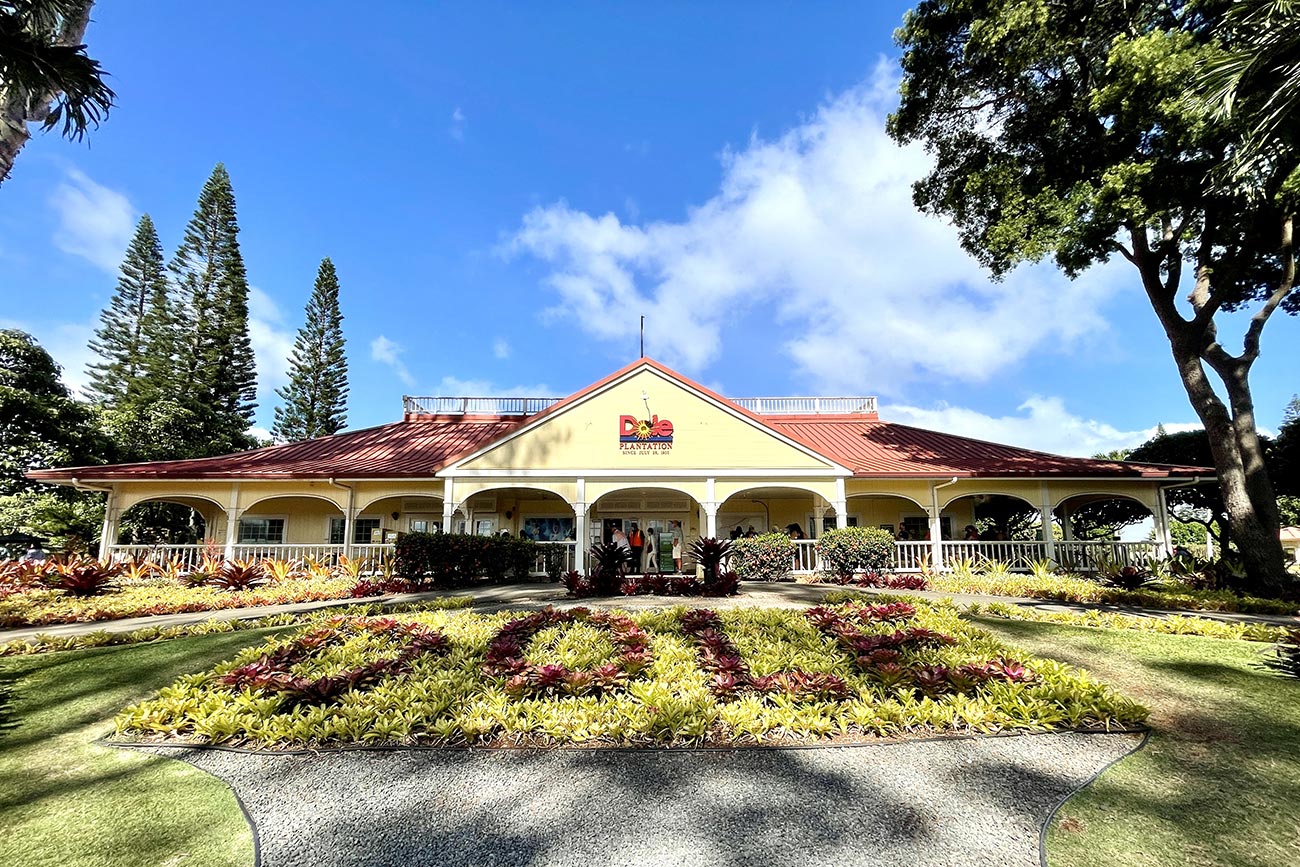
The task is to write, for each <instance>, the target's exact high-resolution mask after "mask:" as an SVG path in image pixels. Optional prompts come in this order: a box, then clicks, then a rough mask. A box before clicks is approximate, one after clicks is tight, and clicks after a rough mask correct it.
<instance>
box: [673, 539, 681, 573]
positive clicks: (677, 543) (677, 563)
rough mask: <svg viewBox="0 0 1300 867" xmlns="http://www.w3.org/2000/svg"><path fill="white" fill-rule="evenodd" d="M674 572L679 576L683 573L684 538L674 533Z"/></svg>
mask: <svg viewBox="0 0 1300 867" xmlns="http://www.w3.org/2000/svg"><path fill="white" fill-rule="evenodd" d="M673 571H675V572H676V573H677V574H678V575H680V574H681V572H682V537H681V535H680V534H679V533H673Z"/></svg>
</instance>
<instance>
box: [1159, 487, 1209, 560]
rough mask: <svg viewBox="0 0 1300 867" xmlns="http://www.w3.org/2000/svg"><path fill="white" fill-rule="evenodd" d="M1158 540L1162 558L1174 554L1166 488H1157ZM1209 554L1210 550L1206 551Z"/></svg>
mask: <svg viewBox="0 0 1300 867" xmlns="http://www.w3.org/2000/svg"><path fill="white" fill-rule="evenodd" d="M1156 538H1157V539H1158V540H1159V541H1160V556H1162V557H1169V556H1171V555H1172V554H1173V553H1174V539H1173V533H1172V532H1171V530H1170V527H1169V500H1168V498H1167V497H1166V496H1165V489H1164V488H1156ZM1206 553H1207V554H1208V553H1209V551H1208V549H1207V550H1206Z"/></svg>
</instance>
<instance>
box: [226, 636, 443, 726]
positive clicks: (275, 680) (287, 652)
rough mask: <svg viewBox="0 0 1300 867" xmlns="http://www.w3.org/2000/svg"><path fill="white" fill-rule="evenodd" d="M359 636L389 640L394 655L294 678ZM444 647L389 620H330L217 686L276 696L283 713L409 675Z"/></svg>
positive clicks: (438, 640) (434, 638)
mask: <svg viewBox="0 0 1300 867" xmlns="http://www.w3.org/2000/svg"><path fill="white" fill-rule="evenodd" d="M363 632H367V633H369V634H371V635H372V636H375V637H378V638H386V639H388V640H389V641H390V642H391V643H392V644H394V645H396V652H395V653H393V655H392V656H385V657H381V658H378V659H373V660H370V661H368V662H366V663H363V664H362V665H359V666H356V667H355V668H349V669H346V670H344V671H341V672H338V673H336V674H329V675H322V676H320V677H314V678H312V677H307V676H305V675H301V674H295V673H294V671H293V670H294V669H295V668H296V667H298V666H300V665H302V664H303V663H305V662H307V661H308V660H310V659H312V658H313V657H317V656H320V655H321V654H323V653H324V652H325V651H326V650H328V649H329V648H330V647H333V646H336V645H338V644H340V643H342V642H343V641H345V640H346V639H347V638H349V637H351V636H353V635H356V634H359V633H363ZM447 647H448V645H447V638H446V636H444V635H443V634H442V633H441V632H438V631H436V630H432V629H428V628H426V627H424V626H421V625H419V624H417V623H403V622H401V621H398V620H394V619H392V618H390V617H380V618H358V617H352V618H349V617H334V618H331V619H330V620H329V621H327V622H326V624H325V626H323V627H321V628H320V629H314V630H311V631H309V632H306V633H303V634H301V635H299V636H298V637H297V638H295V639H293V640H292V641H290V642H288V643H287V644H284V645H282V646H281V647H279V648H277V649H276V650H273V651H271V652H270V653H268V654H266V655H265V656H263V657H261V658H260V659H258V660H256V661H255V662H250V663H247V664H245V665H241V666H239V667H238V668H233V669H231V670H230V671H229V672H227V673H226V674H225V675H223V676H222V677H221V678H220V681H221V683H223V684H225V685H226V686H230V687H234V688H236V689H249V690H253V691H257V692H263V693H269V694H272V695H276V696H279V697H280V699H281V701H282V705H283V706H285V707H287V708H294V707H297V706H299V705H324V704H330V703H333V702H335V701H337V700H338V699H339V698H340V697H341V696H342V695H343V694H344V693H346V692H350V691H353V690H358V689H363V688H366V687H370V686H373V685H374V684H375V683H377V682H378V681H380V680H382V679H383V678H385V677H391V676H392V675H394V674H399V673H401V672H404V671H407V670H409V669H410V667H411V664H412V663H413V662H414V660H415V659H416V658H418V657H420V656H426V655H438V654H443V653H446V652H447Z"/></svg>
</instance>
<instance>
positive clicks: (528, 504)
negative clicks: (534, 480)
mask: <svg viewBox="0 0 1300 867" xmlns="http://www.w3.org/2000/svg"><path fill="white" fill-rule="evenodd" d="M576 518H577V516H576V515H575V514H574V512H573V507H572V506H570V505H569V503H568V501H567V500H565V499H564V498H563V497H561V496H560V495H559V494H556V493H554V492H552V491H548V490H543V489H541V488H519V487H501V488H491V489H489V490H486V491H477V492H475V493H473V494H471V495H470V496H469V497H467V498H466V499H464V500H462V501H461V502H460V503H458V504H457V505H456V508H455V510H454V511H453V515H452V525H451V527H450V528H449V530H450V532H453V533H472V534H474V535H477V536H496V535H499V534H505V535H510V536H518V537H520V538H524V539H531V540H532V541H534V542H564V541H573V540H575V539H577V520H576Z"/></svg>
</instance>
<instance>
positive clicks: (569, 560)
mask: <svg viewBox="0 0 1300 867" xmlns="http://www.w3.org/2000/svg"><path fill="white" fill-rule="evenodd" d="M533 544H534V545H536V546H537V550H536V555H535V557H534V559H533V568H532V571H530V572H529V573H528V574H529V575H531V576H532V577H534V578H540V577H543V576H545V575H547V571H546V558H547V554H548V552H550V551H555V552H558V554H556V555H552V556H558V557H559V558H560V562H559V566H560V574H561V575H563V574H564V573H565V572H570V571H572V570H573V569H574V564H575V562H576V560H575V552H576V551H577V549H578V543H577V542H534V543H533Z"/></svg>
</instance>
